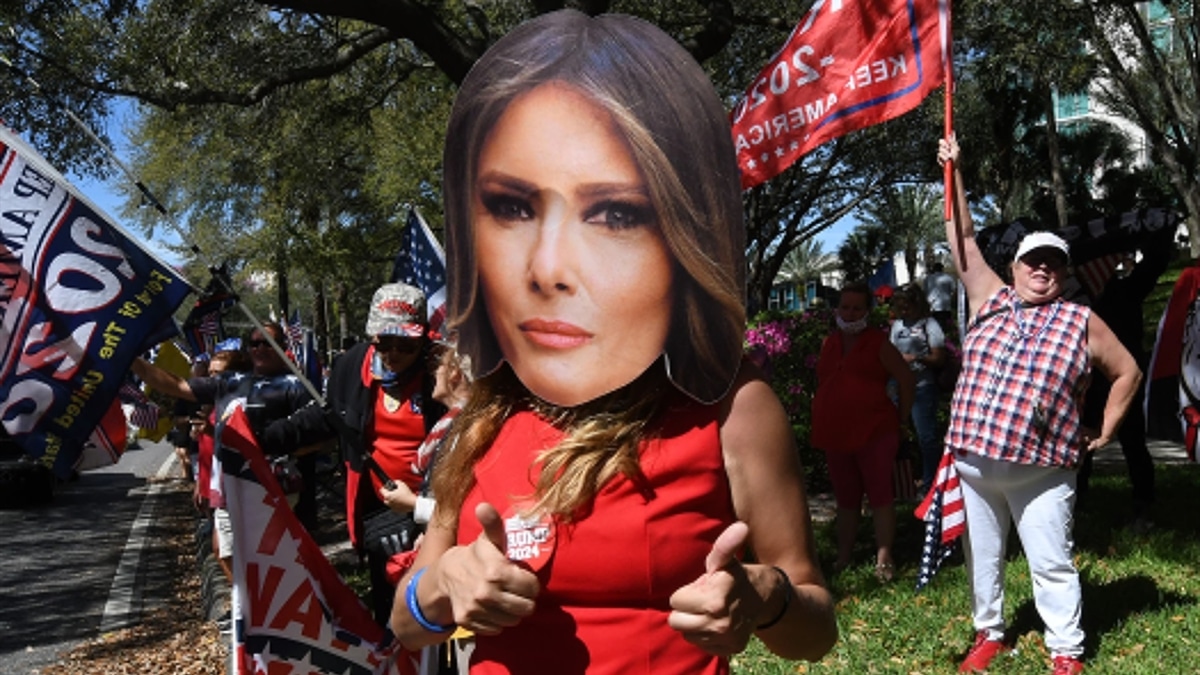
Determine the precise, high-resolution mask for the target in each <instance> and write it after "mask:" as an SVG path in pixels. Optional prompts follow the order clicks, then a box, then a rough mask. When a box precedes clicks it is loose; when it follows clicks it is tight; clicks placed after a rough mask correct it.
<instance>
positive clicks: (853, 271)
mask: <svg viewBox="0 0 1200 675" xmlns="http://www.w3.org/2000/svg"><path fill="white" fill-rule="evenodd" d="M893 250H894V249H893V248H892V246H891V243H890V241H889V239H888V234H887V232H886V231H885V229H884V228H883V227H882V226H880V225H875V224H867V223H860V224H858V225H857V226H855V228H854V229H853V230H852V231H851V232H850V234H849V235H847V236H846V241H844V242H842V245H841V246H840V247H838V254H837V255H838V263H839V265H840V267H841V268H842V273H843V274H845V276H846V280H847V281H866V280H867V279H870V278H871V276H872V275H873V274H875V272H876V271H877V270H878V269H879V267H880V266H881V265H882V264H883V263H884V262H886V261H887V259H888V258H889V257H891V255H892V253H891V252H892V251H893Z"/></svg>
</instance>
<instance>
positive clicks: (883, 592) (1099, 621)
mask: <svg viewBox="0 0 1200 675" xmlns="http://www.w3.org/2000/svg"><path fill="white" fill-rule="evenodd" d="M1156 478H1157V482H1158V485H1157V488H1158V489H1157V492H1158V503H1157V504H1156V506H1155V511H1154V522H1155V527H1154V528H1153V529H1151V530H1150V531H1149V532H1147V533H1145V534H1136V533H1135V532H1133V531H1132V530H1131V529H1130V528H1128V527H1127V526H1126V525H1127V521H1128V519H1129V484H1128V480H1127V479H1126V477H1125V473H1124V465H1116V466H1097V469H1096V472H1095V473H1094V474H1093V477H1092V482H1091V495H1090V497H1091V498H1090V499H1089V501H1088V503H1087V504H1086V508H1085V509H1084V510H1083V511H1082V512H1081V513H1080V515H1079V517H1078V519H1077V522H1076V525H1075V537H1076V549H1077V551H1076V563H1077V565H1078V567H1079V570H1080V575H1081V580H1082V582H1083V603H1084V604H1083V624H1084V629H1085V630H1086V631H1087V652H1086V654H1085V659H1086V661H1087V666H1088V669H1087V672H1088V673H1095V674H1103V673H1111V674H1114V675H1116V674H1118V673H1119V674H1120V675H1129V674H1135V675H1136V674H1141V673H1145V674H1147V675H1150V674H1153V675H1174V674H1175V673H1193V672H1200V574H1198V572H1200V569H1198V567H1200V517H1198V516H1197V513H1198V512H1200V509H1198V508H1197V506H1198V505H1200V466H1196V465H1160V466H1158V467H1157V475H1156ZM901 508H902V511H901V517H900V525H899V531H898V533H897V546H896V557H897V562H898V569H897V579H896V581H894V582H893V583H892V584H890V585H881V584H880V583H879V582H877V581H876V580H875V577H874V574H873V569H872V567H871V566H870V565H869V564H868V562H867V561H870V560H873V555H872V553H871V551H872V544H871V543H870V542H871V536H870V531H869V527H870V522H869V519H864V520H866V521H867V522H865V523H864V528H863V530H862V532H861V533H860V536H859V541H860V549H859V550H858V551H857V553H856V555H857V558H858V559H859V560H861V561H863V562H862V564H861V565H860V566H858V567H856V568H851V569H850V570H847V571H846V572H844V573H842V574H840V575H838V576H836V577H833V578H832V579H831V581H830V583H831V588H832V590H833V592H834V596H835V598H836V599H837V614H838V625H839V626H840V628H841V638H840V639H839V641H838V643H837V646H835V647H834V649H833V651H832V652H830V653H829V655H827V656H826V657H825V659H823V660H822V661H821V662H819V663H815V664H807V663H795V662H787V661H784V660H782V659H778V658H776V657H774V656H773V655H771V654H770V653H769V652H768V651H767V650H766V649H765V648H764V647H763V646H762V645H761V644H760V643H757V642H754V643H752V644H751V647H750V648H749V649H748V650H747V651H746V652H744V653H743V654H741V655H739V656H738V657H737V658H735V659H734V661H733V671H734V672H735V673H737V674H739V675H747V674H755V675H759V674H762V675H765V674H767V673H829V674H833V673H838V674H846V675H860V674H863V673H903V674H906V675H917V674H920V673H951V672H955V671H956V669H957V666H958V663H959V661H960V660H961V658H962V657H963V655H964V653H965V651H966V649H967V647H968V645H969V643H970V641H971V638H972V636H973V633H974V631H973V629H972V627H971V618H970V606H971V605H970V598H969V596H968V593H967V581H966V576H965V574H964V570H963V566H962V558H961V555H956V556H955V557H953V558H951V559H950V561H948V562H947V564H946V565H945V566H944V567H943V568H942V570H941V572H939V573H938V575H937V577H936V578H935V579H934V580H933V582H932V583H931V584H930V585H929V586H928V587H927V588H926V589H925V590H924V591H922V592H921V593H915V592H914V591H913V585H914V583H915V580H916V571H917V558H918V556H919V554H920V549H921V542H922V537H923V531H922V529H921V523H920V522H918V521H917V520H916V519H915V518H914V517H912V516H911V505H904V506H902V507H901ZM817 533H818V546H819V549H820V555H821V559H822V561H823V562H824V563H825V564H826V566H827V567H826V569H828V565H829V563H830V562H831V561H832V559H833V557H834V548H833V526H832V523H823V524H820V525H818V527H817ZM1009 552H1010V554H1009V565H1008V568H1007V584H1006V587H1005V588H1006V591H1007V595H1006V604H1005V617H1006V620H1007V622H1008V627H1009V628H1008V634H1007V636H1006V637H1008V638H1009V640H1010V642H1013V643H1014V644H1015V646H1016V649H1015V651H1014V652H1013V653H1012V655H1011V656H1004V657H1001V658H999V659H997V661H996V662H995V665H994V667H993V668H992V669H991V670H990V671H989V672H991V673H994V674H996V675H1004V674H1006V673H1010V674H1017V673H1047V672H1049V670H1050V667H1049V656H1048V654H1047V653H1046V650H1045V647H1044V646H1043V644H1042V637H1041V629H1042V626H1041V620H1040V619H1039V618H1038V615H1037V611H1036V610H1035V609H1034V606H1033V599H1032V597H1031V590H1032V589H1031V586H1030V579H1029V568H1028V566H1027V565H1026V563H1025V558H1024V555H1023V554H1022V553H1021V551H1020V544H1019V542H1018V540H1017V538H1016V535H1015V533H1014V534H1013V536H1012V538H1011V539H1010V545H1009Z"/></svg>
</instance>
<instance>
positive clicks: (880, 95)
mask: <svg viewBox="0 0 1200 675" xmlns="http://www.w3.org/2000/svg"><path fill="white" fill-rule="evenodd" d="M948 27H949V9H948V5H947V0H817V2H815V3H813V5H812V8H811V9H809V11H808V13H807V14H806V15H805V16H804V18H803V19H801V20H800V24H799V25H797V26H796V28H795V30H793V31H792V34H791V37H789V38H788V41H787V43H786V44H785V45H784V46H783V48H782V49H781V50H779V52H778V53H777V54H776V55H775V58H773V59H771V61H770V63H768V64H767V66H766V67H765V68H763V69H762V71H761V72H760V73H759V75H758V77H756V78H755V79H754V81H753V82H752V83H751V84H750V86H749V87H748V88H747V90H746V93H745V94H744V95H743V98H742V100H741V101H739V103H738V105H737V106H736V107H735V108H734V110H733V113H732V120H733V140H734V145H735V148H736V151H737V161H738V166H739V167H740V168H741V171H742V188H743V189H749V188H752V187H754V186H755V185H758V184H760V183H763V182H765V181H767V180H769V179H771V178H773V177H774V176H777V175H778V174H780V173H781V172H783V170H784V169H786V168H788V167H789V166H791V165H792V164H793V163H794V162H796V160H798V159H800V158H801V157H803V156H804V155H805V154H806V153H808V152H810V151H811V150H812V149H814V148H816V147H817V146H819V145H821V144H822V143H824V142H826V141H829V140H832V139H834V138H837V137H838V136H841V135H843V134H847V133H849V132H851V131H855V130H857V129H862V128H864V127H868V126H871V125H873V124H879V123H880V122H885V121H887V120H890V119H892V118H894V117H898V116H900V115H902V114H904V113H906V112H908V111H909V110H912V109H913V108H915V107H916V106H917V104H919V103H920V102H921V100H922V99H924V98H925V96H927V95H928V94H929V93H930V92H932V91H933V90H934V89H935V88H937V87H938V86H939V85H940V84H941V83H942V81H943V80H944V75H945V73H944V68H943V66H944V63H943V55H945V54H948V53H949V46H948V45H947V44H945V43H946V42H948Z"/></svg>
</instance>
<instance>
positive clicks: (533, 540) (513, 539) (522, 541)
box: [504, 505, 554, 572]
mask: <svg viewBox="0 0 1200 675" xmlns="http://www.w3.org/2000/svg"><path fill="white" fill-rule="evenodd" d="M504 536H505V544H506V548H505V551H506V553H507V555H508V559H509V560H512V561H514V562H521V563H524V564H526V565H528V566H529V568H530V569H532V570H533V571H534V572H536V571H538V570H540V569H542V568H543V567H545V566H546V563H547V562H549V561H550V557H551V556H553V555H554V519H553V518H551V517H550V516H549V515H543V516H536V515H523V514H522V509H521V506H520V505H514V506H512V507H511V508H510V509H509V511H508V513H507V514H505V516H504Z"/></svg>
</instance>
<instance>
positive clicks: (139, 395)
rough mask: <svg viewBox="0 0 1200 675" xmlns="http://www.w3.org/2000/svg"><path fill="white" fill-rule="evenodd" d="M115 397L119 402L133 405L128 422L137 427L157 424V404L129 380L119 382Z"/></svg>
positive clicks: (148, 427) (155, 425) (143, 427)
mask: <svg viewBox="0 0 1200 675" xmlns="http://www.w3.org/2000/svg"><path fill="white" fill-rule="evenodd" d="M117 398H118V399H119V400H120V401H121V403H126V404H129V405H131V406H133V408H132V411H131V412H130V413H129V423H130V424H132V425H133V426H135V427H137V428H139V429H154V428H156V427H157V426H158V415H159V409H158V406H157V405H156V404H155V403H154V402H153V401H151V400H150V399H148V398H146V394H145V393H144V392H143V391H142V389H141V387H138V386H137V385H135V384H134V383H132V382H130V381H129V380H125V382H123V383H122V384H121V388H120V390H118V392H117Z"/></svg>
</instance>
